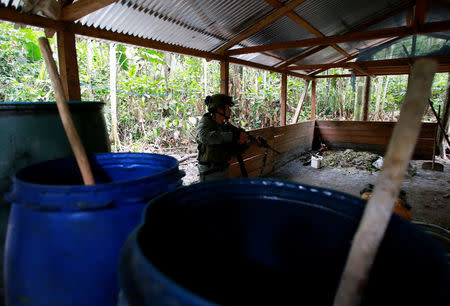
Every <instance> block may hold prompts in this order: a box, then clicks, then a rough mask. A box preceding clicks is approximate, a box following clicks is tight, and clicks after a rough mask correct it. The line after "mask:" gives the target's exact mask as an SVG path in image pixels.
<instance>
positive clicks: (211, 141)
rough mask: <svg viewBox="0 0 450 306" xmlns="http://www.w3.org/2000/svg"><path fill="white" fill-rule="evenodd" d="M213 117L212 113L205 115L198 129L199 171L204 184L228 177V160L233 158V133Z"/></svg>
mask: <svg viewBox="0 0 450 306" xmlns="http://www.w3.org/2000/svg"><path fill="white" fill-rule="evenodd" d="M211 116H212V114H211V113H206V114H204V115H203V117H202V119H201V120H200V123H199V125H198V127H197V138H196V140H197V143H198V170H199V173H200V181H202V182H203V181H206V180H212V179H220V178H226V177H228V176H229V168H228V160H230V158H231V157H232V156H233V151H232V149H231V147H232V146H233V132H231V131H230V130H227V129H226V128H225V126H224V125H223V124H219V123H217V122H216V121H215V120H214V119H213V118H212V117H211Z"/></svg>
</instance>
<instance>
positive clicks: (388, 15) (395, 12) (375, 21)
mask: <svg viewBox="0 0 450 306" xmlns="http://www.w3.org/2000/svg"><path fill="white" fill-rule="evenodd" d="M437 1H442V0H437ZM413 7H414V2H411V3H407V4H405V5H403V6H401V7H399V8H397V9H395V10H393V11H391V12H388V13H386V14H384V15H382V16H379V17H377V18H375V19H373V20H371V21H369V22H367V23H365V24H363V25H360V26H358V27H356V28H355V29H352V30H350V31H349V32H348V33H347V34H349V33H354V32H358V31H362V30H365V29H367V28H369V27H371V26H373V25H376V24H378V23H380V22H382V21H384V20H386V19H388V18H391V17H392V16H395V15H398V14H400V13H401V12H403V11H404V10H410V11H411V16H412V14H413V11H412V9H413ZM411 22H412V21H411ZM409 26H410V25H409ZM326 47H327V46H320V47H316V48H315V49H313V50H315V52H311V53H309V52H310V51H313V50H309V51H306V52H308V53H306V52H302V54H299V55H296V56H293V57H291V58H290V59H288V60H287V61H284V62H281V63H279V64H278V68H282V69H283V68H286V67H287V66H289V65H290V64H292V63H295V62H297V61H299V60H301V59H303V58H306V57H307V56H311V55H313V54H314V53H316V52H319V51H321V50H323V49H325V48H326ZM303 54H305V55H306V54H307V56H302V55H303ZM297 57H298V58H297ZM347 60H350V58H347ZM320 72H322V71H319V72H318V73H320Z"/></svg>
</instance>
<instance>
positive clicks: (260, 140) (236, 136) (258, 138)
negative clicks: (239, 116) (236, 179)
mask: <svg viewBox="0 0 450 306" xmlns="http://www.w3.org/2000/svg"><path fill="white" fill-rule="evenodd" d="M225 127H226V128H227V129H228V130H229V131H231V132H233V139H235V140H237V139H239V136H240V134H241V133H245V135H246V136H247V139H248V140H249V141H251V142H253V143H254V144H256V145H257V146H258V147H263V148H266V151H265V152H264V157H263V164H262V167H261V170H260V172H259V176H262V174H263V172H264V167H265V166H266V161H267V155H268V151H269V150H272V151H274V152H275V153H277V154H281V153H280V152H279V151H277V150H275V149H274V148H272V147H271V146H270V145H269V144H268V143H267V140H266V139H265V138H264V137H262V136H260V135H258V136H256V137H255V136H253V135H251V134H250V133H249V132H247V131H245V130H244V129H241V128H238V127H235V126H234V125H232V124H231V123H229V122H228V121H227V122H225ZM236 147H237V149H236V150H234V151H235V152H234V155H235V156H236V158H237V160H238V162H239V167H240V168H241V173H242V176H243V177H248V174H247V170H246V169H245V164H244V161H243V159H242V155H241V151H243V150H242V148H243V147H245V146H243V145H237V146H236Z"/></svg>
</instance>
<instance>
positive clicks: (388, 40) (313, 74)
mask: <svg viewBox="0 0 450 306" xmlns="http://www.w3.org/2000/svg"><path fill="white" fill-rule="evenodd" d="M400 38H401V37H394V38H389V39H386V40H385V41H383V42H382V43H380V44H378V45H381V44H385V43H391V42H394V41H396V40H398V39H400ZM359 52H360V51H358V52H356V53H354V54H353V55H352V56H351V57H349V58H346V59H343V60H340V61H336V62H335V63H345V62H347V61H350V60H352V59H354V58H357V57H358V55H359ZM326 70H327V69H319V70H316V71H314V72H313V73H308V75H311V76H316V75H317V74H319V73H321V72H324V71H326Z"/></svg>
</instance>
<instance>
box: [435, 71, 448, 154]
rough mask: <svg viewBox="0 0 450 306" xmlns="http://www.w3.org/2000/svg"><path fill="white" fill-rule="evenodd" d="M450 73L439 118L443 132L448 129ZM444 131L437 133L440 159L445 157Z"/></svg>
mask: <svg viewBox="0 0 450 306" xmlns="http://www.w3.org/2000/svg"><path fill="white" fill-rule="evenodd" d="M449 100H450V73H448V77H447V94H446V97H445V102H444V107H443V111H442V116H441V118H440V119H441V123H442V126H443V127H444V128H445V130H444V131H447V130H448V129H449V124H448V122H449V120H448V118H449V107H450V102H449ZM444 131H442V130H441V129H439V132H438V138H437V139H438V144H441V145H440V152H441V155H442V157H444V156H445V148H446V141H445V139H444V133H443V132H444Z"/></svg>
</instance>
